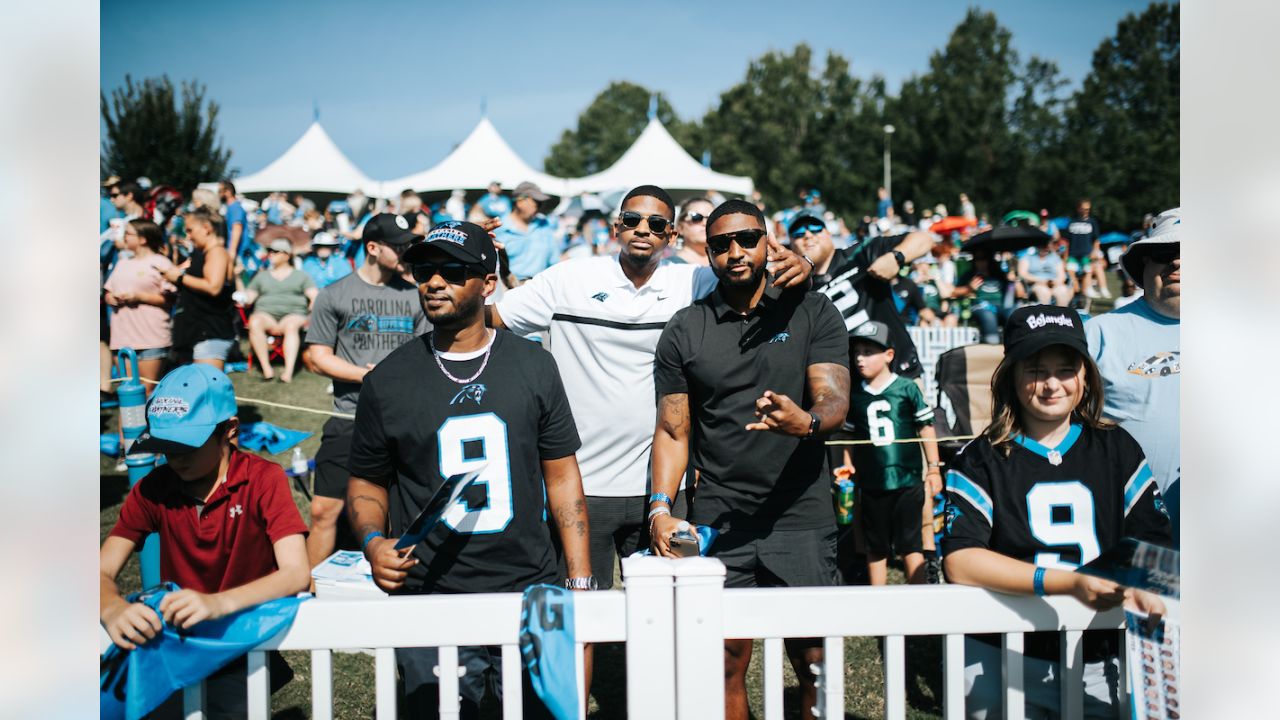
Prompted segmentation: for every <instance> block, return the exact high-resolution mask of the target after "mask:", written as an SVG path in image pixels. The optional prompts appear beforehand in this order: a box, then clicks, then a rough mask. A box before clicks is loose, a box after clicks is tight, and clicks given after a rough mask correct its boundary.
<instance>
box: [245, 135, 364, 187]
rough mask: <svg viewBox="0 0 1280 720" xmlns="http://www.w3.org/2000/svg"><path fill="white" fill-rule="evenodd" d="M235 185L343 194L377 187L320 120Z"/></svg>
mask: <svg viewBox="0 0 1280 720" xmlns="http://www.w3.org/2000/svg"><path fill="white" fill-rule="evenodd" d="M235 184H236V190H237V191H238V192H242V193H260V192H274V191H276V190H286V191H294V190H298V191H305V192H322V193H341V194H343V195H346V194H347V193H350V192H351V191H353V190H356V189H359V190H363V191H364V192H365V193H366V194H367V195H376V194H377V189H378V182H377V181H376V180H372V179H370V178H369V176H368V175H365V174H364V173H363V172H361V171H360V168H357V167H356V166H355V165H354V164H353V163H352V162H351V161H350V160H348V159H347V156H346V155H343V154H342V151H341V150H339V149H338V146H337V145H336V144H334V142H333V139H332V138H330V137H329V133H327V132H325V131H324V128H323V127H321V126H320V121H319V120H316V121H315V122H313V123H311V127H309V128H307V131H306V132H304V133H303V134H302V137H300V138H298V141H297V142H295V143H294V144H293V145H292V146H290V147H289V149H288V150H285V151H284V154H283V155H281V156H280V157H278V158H276V159H275V160H273V161H272V162H271V163H270V164H269V165H267V166H266V167H264V168H262V169H261V170H259V171H258V172H256V173H252V174H249V175H245V176H243V177H240V178H237V179H236V180H235Z"/></svg>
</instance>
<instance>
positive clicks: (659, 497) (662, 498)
mask: <svg viewBox="0 0 1280 720" xmlns="http://www.w3.org/2000/svg"><path fill="white" fill-rule="evenodd" d="M656 502H664V503H666V504H667V505H670V504H671V496H670V495H668V494H666V493H660V492H656V493H654V494H652V495H650V496H649V504H650V505H652V504H654V503H656Z"/></svg>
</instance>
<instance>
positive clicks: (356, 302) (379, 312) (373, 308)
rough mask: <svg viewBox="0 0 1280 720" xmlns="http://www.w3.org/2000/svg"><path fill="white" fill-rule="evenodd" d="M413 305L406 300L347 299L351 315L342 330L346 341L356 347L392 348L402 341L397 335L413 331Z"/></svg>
mask: <svg viewBox="0 0 1280 720" xmlns="http://www.w3.org/2000/svg"><path fill="white" fill-rule="evenodd" d="M413 306H414V303H413V302H412V301H410V300H398V299H390V298H359V297H357V298H351V314H350V316H349V319H348V320H347V323H346V326H345V328H344V329H345V330H348V331H351V333H352V334H351V337H350V344H351V345H352V347H353V349H358V350H394V349H396V348H398V347H400V345H401V344H403V343H404V340H405V339H404V338H403V337H400V336H401V335H412V334H413Z"/></svg>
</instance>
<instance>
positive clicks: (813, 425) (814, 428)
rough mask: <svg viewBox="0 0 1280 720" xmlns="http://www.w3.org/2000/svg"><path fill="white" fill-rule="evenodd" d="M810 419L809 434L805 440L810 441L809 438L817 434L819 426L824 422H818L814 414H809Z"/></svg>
mask: <svg viewBox="0 0 1280 720" xmlns="http://www.w3.org/2000/svg"><path fill="white" fill-rule="evenodd" d="M809 417H810V418H811V419H810V420H809V432H808V434H806V435H805V436H804V439H805V440H808V439H809V438H811V437H813V436H814V435H815V434H817V432H818V426H819V425H821V424H822V421H821V420H818V416H817V415H814V414H813V413H809Z"/></svg>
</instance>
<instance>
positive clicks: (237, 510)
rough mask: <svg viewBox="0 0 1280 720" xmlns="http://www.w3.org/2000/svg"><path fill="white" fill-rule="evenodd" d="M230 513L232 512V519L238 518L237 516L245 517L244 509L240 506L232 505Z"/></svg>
mask: <svg viewBox="0 0 1280 720" xmlns="http://www.w3.org/2000/svg"><path fill="white" fill-rule="evenodd" d="M229 512H230V514H231V517H233V518H234V517H235V516H237V515H243V514H244V508H242V507H240V506H239V505H232V506H231V510H230V511H229Z"/></svg>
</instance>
